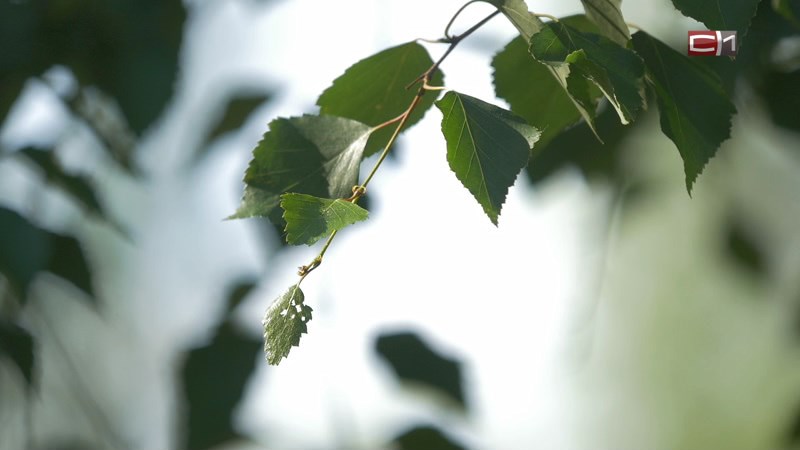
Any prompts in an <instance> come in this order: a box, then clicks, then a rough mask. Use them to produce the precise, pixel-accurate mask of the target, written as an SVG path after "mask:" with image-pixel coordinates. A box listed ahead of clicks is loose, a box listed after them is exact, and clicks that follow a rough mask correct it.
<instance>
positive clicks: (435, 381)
mask: <svg viewBox="0 0 800 450" xmlns="http://www.w3.org/2000/svg"><path fill="white" fill-rule="evenodd" d="M375 351H376V352H377V353H378V355H380V357H381V358H383V359H384V360H386V362H387V363H388V364H389V367H391V369H392V371H393V372H394V373H395V375H397V377H398V378H400V379H401V380H403V381H407V382H411V383H417V384H420V385H422V386H425V387H428V388H431V389H435V390H436V391H438V392H440V393H442V394H443V395H445V396H446V397H447V398H450V399H451V400H453V401H455V402H456V404H458V405H459V406H461V407H462V408H463V407H465V398H464V387H463V384H462V383H463V381H462V376H461V363H460V362H459V361H458V360H456V359H454V358H451V357H448V356H445V355H441V354H439V353H438V352H436V351H434V350H433V349H431V347H430V346H428V344H427V343H426V342H425V341H423V340H422V339H421V338H420V337H419V336H418V335H417V334H416V333H411V332H401V333H392V334H382V335H380V336H378V339H377V340H376V342H375Z"/></svg>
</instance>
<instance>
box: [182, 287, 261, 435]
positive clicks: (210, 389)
mask: <svg viewBox="0 0 800 450" xmlns="http://www.w3.org/2000/svg"><path fill="white" fill-rule="evenodd" d="M254 287H255V285H254V284H253V283H251V282H248V281H244V282H241V283H238V284H236V285H234V286H233V287H232V289H231V290H230V292H229V293H228V299H227V302H226V306H227V312H226V313H225V317H226V318H225V319H224V322H223V323H222V324H221V325H220V326H219V328H218V329H217V330H216V332H215V334H214V338H213V339H212V340H211V342H210V343H208V344H207V345H204V346H201V347H197V348H194V349H192V350H190V351H189V352H188V353H187V355H186V361H185V362H184V364H183V367H182V368H181V371H180V373H181V379H180V382H181V385H182V386H183V396H184V402H185V414H186V423H185V428H184V436H183V448H186V449H189V450H202V449H208V448H212V447H215V446H217V445H219V444H223V443H226V442H229V441H233V440H240V439H241V436H240V435H239V433H237V432H236V431H235V429H234V427H233V411H234V409H235V408H236V405H238V404H239V401H240V400H241V398H242V394H243V393H244V390H245V387H246V386H247V380H248V379H249V378H250V374H251V373H252V372H253V370H254V369H255V365H256V361H260V360H261V358H260V357H259V356H260V354H261V347H262V344H261V339H258V338H254V337H252V336H248V335H247V334H246V333H244V332H242V331H241V330H239V329H238V328H237V326H236V325H235V324H234V323H233V322H231V320H230V313H231V312H232V311H233V309H235V308H236V307H237V306H238V305H239V304H240V303H241V301H242V300H244V298H245V297H247V295H248V294H249V293H250V292H252V290H253V288H254Z"/></svg>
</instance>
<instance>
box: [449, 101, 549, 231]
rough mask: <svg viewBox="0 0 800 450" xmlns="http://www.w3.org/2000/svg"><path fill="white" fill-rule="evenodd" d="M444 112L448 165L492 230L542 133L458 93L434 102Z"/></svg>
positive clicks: (513, 117) (515, 116)
mask: <svg viewBox="0 0 800 450" xmlns="http://www.w3.org/2000/svg"><path fill="white" fill-rule="evenodd" d="M436 107H437V108H439V109H440V110H441V111H442V115H443V117H442V133H443V134H444V137H445V140H446V141H447V162H448V163H450V168H451V169H452V170H453V172H455V174H456V177H458V179H459V180H461V183H462V184H463V185H464V187H466V188H467V189H468V190H469V191H470V192H471V193H472V195H473V196H475V199H476V200H477V201H478V203H480V204H481V206H482V207H483V210H484V212H486V215H487V216H489V220H491V221H492V223H493V224H495V225H497V216H498V215H500V208H502V206H503V202H504V201H505V199H506V193H508V188H509V187H511V185H512V184H514V180H516V178H517V174H519V172H520V170H522V168H523V167H525V165H526V164H527V163H528V158H529V157H530V151H531V148H532V147H533V144H534V143H535V142H536V141H537V140H538V139H539V130H537V129H536V128H534V127H532V126H531V125H529V124H528V123H527V122H525V120H524V119H523V118H521V117H519V116H517V115H516V114H514V113H512V112H511V111H506V110H505V109H502V108H498V107H497V106H494V105H492V104H489V103H486V102H483V101H481V100H478V99H477V98H474V97H470V96H468V95H464V94H460V93H458V92H455V91H450V92H448V93H447V94H446V95H445V96H444V98H442V99H441V100H439V101H438V102H436Z"/></svg>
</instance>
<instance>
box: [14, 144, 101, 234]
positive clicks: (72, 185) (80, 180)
mask: <svg viewBox="0 0 800 450" xmlns="http://www.w3.org/2000/svg"><path fill="white" fill-rule="evenodd" d="M19 153H20V154H21V155H23V156H24V157H25V159H27V160H28V161H30V162H31V163H33V164H34V165H36V167H38V168H39V169H40V170H41V171H42V173H43V175H44V176H45V178H46V180H47V181H48V182H50V183H52V184H53V185H55V186H57V187H59V188H60V189H61V190H63V191H64V192H65V193H66V194H67V195H69V196H70V197H71V198H72V199H73V200H75V201H76V202H78V203H79V204H80V205H81V206H82V207H83V208H85V209H86V211H88V212H89V213H90V214H93V215H95V216H97V217H99V218H102V219H106V220H108V219H109V216H108V214H107V213H106V212H105V210H104V209H103V207H102V205H101V204H100V201H99V200H98V199H97V195H96V194H95V190H94V187H93V186H92V185H91V183H90V182H89V180H88V179H86V177H83V176H79V175H72V174H69V173H67V172H66V171H65V170H64V168H63V167H62V166H61V164H59V163H58V161H56V160H55V158H54V155H53V153H52V151H50V150H45V149H39V148H33V147H28V148H24V149H22V150H20V151H19Z"/></svg>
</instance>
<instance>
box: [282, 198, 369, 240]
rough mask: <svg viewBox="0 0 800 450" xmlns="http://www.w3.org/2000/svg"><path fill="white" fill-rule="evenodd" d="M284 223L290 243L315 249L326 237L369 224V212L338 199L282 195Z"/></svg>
mask: <svg viewBox="0 0 800 450" xmlns="http://www.w3.org/2000/svg"><path fill="white" fill-rule="evenodd" d="M281 208H283V210H284V213H283V219H284V220H285V221H286V242H288V243H290V244H292V245H300V244H307V245H311V244H313V243H315V242H317V241H318V240H320V239H322V238H323V237H325V236H327V235H329V234H331V233H333V232H334V231H338V230H341V229H342V228H344V227H346V226H348V225H352V224H354V223H356V222H360V221H362V220H366V219H367V216H368V215H369V213H368V212H367V210H366V209H364V208H362V207H360V206H358V205H356V204H355V203H352V202H348V201H347V200H343V199H340V198H337V199H336V200H332V199H329V198H319V197H314V196H312V195H306V194H295V193H289V194H283V195H281Z"/></svg>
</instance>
